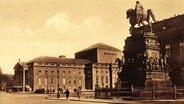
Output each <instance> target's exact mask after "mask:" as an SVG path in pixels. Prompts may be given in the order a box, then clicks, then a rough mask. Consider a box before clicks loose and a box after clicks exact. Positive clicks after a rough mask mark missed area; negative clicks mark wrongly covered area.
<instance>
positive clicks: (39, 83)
mask: <svg viewBox="0 0 184 104" xmlns="http://www.w3.org/2000/svg"><path fill="white" fill-rule="evenodd" d="M41 84H42V80H41V79H40V78H39V79H38V85H40V86H41Z"/></svg>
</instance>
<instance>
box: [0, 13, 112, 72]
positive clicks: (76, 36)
mask: <svg viewBox="0 0 184 104" xmlns="http://www.w3.org/2000/svg"><path fill="white" fill-rule="evenodd" d="M0 33H1V34H2V36H1V37H2V38H1V43H2V44H1V45H0V46H1V47H3V48H4V50H2V51H1V53H2V54H1V58H2V60H4V61H0V65H1V66H2V65H3V66H5V67H7V66H6V65H7V63H8V62H11V63H9V64H11V65H8V68H10V67H11V69H12V68H13V66H14V65H15V64H16V62H17V60H18V59H19V58H21V60H22V61H29V60H31V59H32V58H34V57H38V56H59V55H67V57H74V53H75V52H77V51H79V50H82V49H83V48H86V47H89V46H90V45H93V44H95V43H98V42H103V43H109V44H110V43H115V42H114V41H115V40H113V37H114V36H113V34H114V31H113V27H112V26H111V25H109V24H105V23H104V21H103V20H102V19H101V18H100V17H95V16H91V17H88V18H86V19H84V20H83V21H81V22H78V23H76V22H75V21H72V20H71V17H70V16H69V15H68V14H66V13H58V14H55V15H54V16H52V17H50V18H49V19H48V20H46V21H45V23H44V26H43V27H42V28H40V29H38V30H36V31H33V30H31V29H22V28H20V27H19V26H11V27H4V28H1V29H0ZM3 44H6V46H5V45H3ZM110 45H111V44H110ZM7 55H8V56H7ZM2 69H3V68H2Z"/></svg>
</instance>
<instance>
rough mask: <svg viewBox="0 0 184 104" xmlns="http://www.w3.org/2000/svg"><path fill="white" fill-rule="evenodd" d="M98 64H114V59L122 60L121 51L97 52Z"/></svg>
mask: <svg viewBox="0 0 184 104" xmlns="http://www.w3.org/2000/svg"><path fill="white" fill-rule="evenodd" d="M97 53H98V54H97V62H98V63H115V60H116V58H120V59H121V58H122V52H121V51H109V50H100V49H98V50H97Z"/></svg>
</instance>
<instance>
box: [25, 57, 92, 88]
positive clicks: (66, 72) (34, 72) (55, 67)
mask: <svg viewBox="0 0 184 104" xmlns="http://www.w3.org/2000/svg"><path fill="white" fill-rule="evenodd" d="M41 58H42V59H43V60H48V59H49V60H48V61H42V60H39V58H38V59H36V60H35V61H34V60H33V61H32V62H30V63H29V64H28V66H29V75H28V76H29V79H30V80H29V84H30V86H31V87H32V88H33V91H35V90H36V89H45V91H47V90H54V91H57V89H58V86H59V88H62V89H66V88H68V89H69V90H71V91H72V90H74V89H75V88H78V87H81V88H82V90H84V89H85V80H84V77H85V75H84V68H85V64H84V63H85V62H81V63H80V61H81V60H79V59H69V61H68V62H67V63H65V59H61V60H60V58H59V57H58V58H56V57H41ZM50 59H52V60H50ZM54 60H57V61H58V62H52V61H54ZM66 60H68V59H67V58H66ZM74 60H75V61H76V62H74ZM63 61H64V62H63ZM82 61H86V63H88V62H89V61H87V60H82ZM73 62H74V63H73ZM58 75H59V76H58ZM58 78H59V79H58ZM58 82H59V83H58ZM58 84H59V85H58Z"/></svg>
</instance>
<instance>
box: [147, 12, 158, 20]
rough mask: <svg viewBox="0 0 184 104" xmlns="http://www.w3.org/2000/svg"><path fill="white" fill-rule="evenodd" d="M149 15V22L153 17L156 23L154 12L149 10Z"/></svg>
mask: <svg viewBox="0 0 184 104" xmlns="http://www.w3.org/2000/svg"><path fill="white" fill-rule="evenodd" d="M147 13H148V20H149V19H150V16H151V18H152V19H153V21H154V22H156V19H155V15H154V14H153V11H152V10H151V9H148V10H147Z"/></svg>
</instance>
